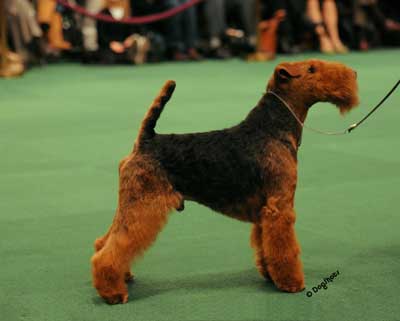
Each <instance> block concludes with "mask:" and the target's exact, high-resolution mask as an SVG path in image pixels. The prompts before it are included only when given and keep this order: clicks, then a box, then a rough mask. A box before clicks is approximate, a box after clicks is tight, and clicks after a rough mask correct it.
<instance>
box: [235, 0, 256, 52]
mask: <svg viewBox="0 0 400 321" xmlns="http://www.w3.org/2000/svg"><path fill="white" fill-rule="evenodd" d="M236 1H237V2H238V4H239V8H240V14H241V17H242V18H241V19H242V24H243V29H244V33H245V35H246V37H247V39H248V40H249V43H250V44H251V45H255V44H256V39H257V37H256V23H257V19H256V1H255V0H246V1H241V0H236Z"/></svg>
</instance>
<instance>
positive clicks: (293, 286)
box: [275, 279, 305, 293]
mask: <svg viewBox="0 0 400 321" xmlns="http://www.w3.org/2000/svg"><path fill="white" fill-rule="evenodd" d="M275 285H276V287H277V288H278V289H279V290H281V291H284V292H289V293H296V292H301V291H303V290H304V289H305V285H304V280H303V279H293V280H287V279H286V280H284V281H278V282H275Z"/></svg>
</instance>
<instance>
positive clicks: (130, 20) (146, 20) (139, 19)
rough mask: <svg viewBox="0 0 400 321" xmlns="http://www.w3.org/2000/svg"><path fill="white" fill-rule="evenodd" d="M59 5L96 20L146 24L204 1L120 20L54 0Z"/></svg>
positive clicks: (65, 1) (191, 0)
mask: <svg viewBox="0 0 400 321" xmlns="http://www.w3.org/2000/svg"><path fill="white" fill-rule="evenodd" d="M56 1H57V2H58V3H59V4H60V5H62V6H63V7H66V8H68V9H71V10H73V11H75V12H77V13H79V14H81V15H84V16H87V17H90V18H93V19H96V20H102V21H106V22H114V23H125V24H147V23H152V22H156V21H160V20H164V19H168V18H170V17H173V16H175V15H177V14H178V13H180V12H182V11H185V10H186V9H188V8H190V7H193V6H194V5H196V4H198V3H200V2H202V1H204V0H189V1H188V2H186V3H184V4H182V5H180V6H177V7H175V8H172V9H169V10H167V11H164V12H160V13H155V14H151V15H147V16H141V17H129V18H125V19H121V20H116V19H114V18H113V17H111V16H109V15H106V14H101V13H97V14H94V13H90V12H89V11H87V10H86V9H85V8H83V7H81V6H78V5H74V4H71V3H69V2H68V0H56Z"/></svg>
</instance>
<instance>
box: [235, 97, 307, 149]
mask: <svg viewBox="0 0 400 321" xmlns="http://www.w3.org/2000/svg"><path fill="white" fill-rule="evenodd" d="M292 106H293V105H292ZM300 110H301V111H302V112H299V111H300ZM307 110H308V108H306V107H305V106H299V104H298V105H297V106H296V107H293V111H294V112H295V113H296V115H297V116H298V118H299V119H300V120H301V122H304V120H305V118H306V116H307ZM242 126H244V127H247V128H251V129H254V130H256V131H257V132H259V133H263V134H265V137H266V138H267V137H269V138H271V137H273V138H276V139H279V140H289V141H293V142H294V144H295V145H296V147H298V146H299V145H300V143H301V136H302V126H301V125H300V124H299V122H298V121H297V120H296V118H295V117H294V116H293V115H292V114H291V112H290V110H288V108H287V107H286V106H285V105H284V104H283V103H282V102H281V101H280V100H279V99H278V98H277V97H275V96H273V95H271V94H268V93H266V94H264V95H263V97H262V98H261V99H260V101H259V102H258V104H257V106H256V107H254V108H253V110H251V111H250V113H249V114H248V115H247V117H246V119H245V120H244V121H243V122H242Z"/></svg>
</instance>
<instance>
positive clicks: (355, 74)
mask: <svg viewBox="0 0 400 321" xmlns="http://www.w3.org/2000/svg"><path fill="white" fill-rule="evenodd" d="M353 71H354V76H356V78H357V71H355V70H353Z"/></svg>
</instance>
